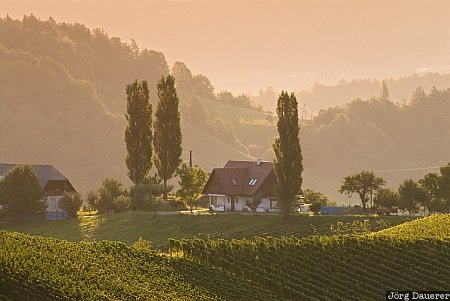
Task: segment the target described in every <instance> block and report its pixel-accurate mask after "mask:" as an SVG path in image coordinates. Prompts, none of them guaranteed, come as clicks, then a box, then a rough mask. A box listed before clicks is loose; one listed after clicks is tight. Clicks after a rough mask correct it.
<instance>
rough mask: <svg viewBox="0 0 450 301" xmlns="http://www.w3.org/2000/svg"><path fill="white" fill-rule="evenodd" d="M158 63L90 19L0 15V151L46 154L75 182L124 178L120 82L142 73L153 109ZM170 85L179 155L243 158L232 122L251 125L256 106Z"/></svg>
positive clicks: (18, 158)
mask: <svg viewBox="0 0 450 301" xmlns="http://www.w3.org/2000/svg"><path fill="white" fill-rule="evenodd" d="M168 73H169V68H168V65H167V62H166V60H165V58H164V55H163V54H162V53H159V52H156V51H152V50H147V49H142V50H141V49H139V48H138V47H137V46H136V43H131V45H129V44H126V43H123V42H122V41H121V40H120V39H119V38H115V37H113V38H109V37H108V35H107V34H106V33H104V32H102V31H101V30H98V29H94V30H90V29H88V28H86V27H85V26H84V25H81V24H66V23H56V22H55V21H54V20H53V19H49V20H47V21H41V20H39V19H37V18H35V17H34V16H32V15H31V16H25V17H24V18H23V20H22V21H19V20H13V19H11V18H8V17H7V18H5V19H0V78H1V80H0V100H1V101H0V135H1V137H2V143H1V144H0V161H1V162H12V163H16V162H30V163H49V164H53V165H55V166H57V167H58V168H59V169H61V170H62V171H63V172H64V174H67V176H68V177H69V178H70V179H71V181H72V182H73V183H74V185H75V187H76V188H77V189H78V190H79V191H80V192H86V191H87V190H88V189H92V188H95V187H98V186H99V184H100V182H101V181H102V180H103V179H104V178H106V177H114V178H117V179H119V180H120V181H122V182H125V183H130V182H129V181H128V179H127V176H126V167H125V163H124V158H125V143H124V140H123V133H124V129H125V118H124V114H125V109H126V94H125V87H126V85H127V84H128V83H130V82H131V81H133V80H134V79H135V78H138V79H140V80H144V79H145V80H147V81H148V82H149V87H150V92H151V97H150V101H151V103H152V104H153V107H154V109H155V108H156V99H157V98H156V82H157V81H158V80H159V78H160V77H161V76H162V75H166V74H168ZM179 95H180V107H181V111H182V131H183V148H184V158H185V159H187V158H188V156H187V155H186V152H188V151H189V149H193V151H194V160H195V163H198V164H200V165H201V166H202V167H203V168H205V169H211V168H212V167H215V166H219V165H223V164H224V162H226V161H227V160H229V159H230V158H234V159H247V158H248V156H249V154H250V150H249V148H250V149H252V147H248V146H247V144H248V143H247V141H245V143H246V145H245V146H244V145H243V143H242V142H241V140H240V139H246V137H249V136H251V135H250V134H249V133H250V132H251V130H247V131H235V128H236V126H238V125H239V124H240V123H246V124H245V125H244V126H243V127H242V128H247V129H248V128H251V126H252V124H255V125H256V126H255V127H257V128H259V123H261V122H260V121H258V120H263V121H264V120H265V118H266V115H265V114H264V113H262V112H256V111H253V110H250V109H245V108H237V107H236V106H232V105H230V104H227V103H223V102H220V101H218V100H215V99H208V98H205V97H201V96H198V97H195V95H193V94H192V93H190V92H187V91H183V90H182V89H180V90H179ZM195 114H197V115H195ZM198 114H204V115H200V116H199V115H198ZM231 115H234V116H236V117H235V118H229V116H231ZM254 120H256V121H254ZM266 128H267V126H266ZM270 130H271V131H272V132H273V129H272V128H271V129H270ZM236 132H237V133H238V134H239V137H238V135H237V134H236ZM254 140H255V139H253V141H254ZM256 140H258V139H256ZM265 140H267V139H265V138H264V142H265ZM3 142H5V143H3ZM255 143H258V141H256V142H255ZM253 148H255V147H253ZM259 148H261V147H256V149H259Z"/></svg>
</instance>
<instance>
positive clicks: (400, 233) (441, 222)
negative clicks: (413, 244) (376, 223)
mask: <svg viewBox="0 0 450 301" xmlns="http://www.w3.org/2000/svg"><path fill="white" fill-rule="evenodd" d="M371 235H372V236H375V237H401V238H416V239H417V238H422V239H427V238H430V237H433V238H442V239H448V238H450V215H448V214H447V215H444V214H443V215H434V216H428V217H425V218H423V219H420V220H415V221H410V222H407V223H403V224H400V225H397V226H395V227H392V228H388V229H385V230H381V231H379V232H376V233H373V234H371Z"/></svg>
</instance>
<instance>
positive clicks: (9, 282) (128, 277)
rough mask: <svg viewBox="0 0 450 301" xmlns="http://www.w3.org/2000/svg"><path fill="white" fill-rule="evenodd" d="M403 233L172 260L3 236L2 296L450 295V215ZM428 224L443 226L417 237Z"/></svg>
mask: <svg viewBox="0 0 450 301" xmlns="http://www.w3.org/2000/svg"><path fill="white" fill-rule="evenodd" d="M227 217H230V216H227ZM190 218H199V217H190ZM200 218H201V217H200ZM396 228H404V229H406V228H408V229H409V233H410V234H409V235H408V236H404V235H403V234H400V233H399V232H398V231H393V232H391V233H389V234H388V235H386V233H388V232H389V231H390V230H386V231H385V232H383V231H382V232H380V233H385V234H384V235H380V234H377V235H371V234H369V235H339V236H313V237H309V238H296V237H281V238H273V237H268V238H262V237H257V238H254V239H246V240H239V239H233V240H225V239H219V240H217V239H210V240H203V239H183V240H170V241H169V245H170V252H169V253H168V254H164V253H156V252H154V251H152V250H150V249H149V248H148V245H146V243H145V241H141V242H140V243H139V244H136V245H135V246H134V247H129V246H127V245H125V244H123V243H119V242H112V241H103V242H80V243H72V242H67V241H62V240H57V239H53V238H43V237H33V236H28V235H25V234H19V233H14V232H6V231H0V292H1V294H0V298H1V299H2V300H38V299H39V300H136V299H144V300H337V301H339V300H384V298H385V291H386V290H398V291H401V290H411V289H415V290H449V289H450V287H449V284H450V270H449V269H448V266H449V264H450V236H449V230H448V229H449V228H450V219H449V216H448V215H447V216H432V217H429V218H424V219H421V220H418V221H413V222H410V223H407V224H404V225H400V226H397V227H394V228H392V229H396ZM425 228H431V229H436V230H434V231H433V230H431V231H428V233H427V234H426V235H427V236H426V238H424V237H423V232H422V233H420V232H419V233H418V234H417V235H414V234H413V233H414V231H416V230H414V229H425ZM440 229H447V230H445V231H444V232H442V231H441V230H440ZM442 233H446V234H444V235H442Z"/></svg>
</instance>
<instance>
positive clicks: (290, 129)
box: [273, 91, 303, 216]
mask: <svg viewBox="0 0 450 301" xmlns="http://www.w3.org/2000/svg"><path fill="white" fill-rule="evenodd" d="M277 114H278V123H277V128H278V135H279V137H278V138H276V139H275V142H274V144H273V150H274V151H275V156H276V159H275V161H274V170H275V175H276V177H277V185H276V187H275V188H276V194H277V197H278V204H279V206H280V209H281V214H282V215H283V216H287V215H289V214H290V212H291V210H292V208H293V206H294V203H295V198H296V195H298V194H300V193H301V187H302V182H303V178H302V172H303V164H302V160H303V156H302V151H301V148H300V138H299V131H300V127H299V123H298V103H297V98H295V95H294V93H291V95H289V94H288V93H287V92H284V91H282V92H281V95H280V96H279V97H278V104H277Z"/></svg>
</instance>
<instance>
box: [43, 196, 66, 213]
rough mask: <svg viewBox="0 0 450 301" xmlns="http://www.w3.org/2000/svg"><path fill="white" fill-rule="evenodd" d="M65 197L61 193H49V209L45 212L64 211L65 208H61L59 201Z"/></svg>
mask: <svg viewBox="0 0 450 301" xmlns="http://www.w3.org/2000/svg"><path fill="white" fill-rule="evenodd" d="M62 198H63V196H61V195H49V196H48V197H47V209H45V212H63V209H61V208H59V201H60V200H61V199H62Z"/></svg>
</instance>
